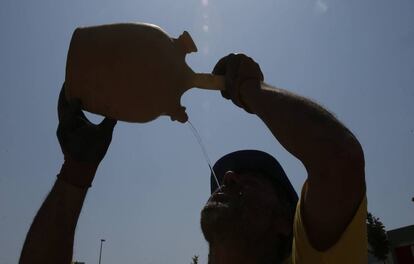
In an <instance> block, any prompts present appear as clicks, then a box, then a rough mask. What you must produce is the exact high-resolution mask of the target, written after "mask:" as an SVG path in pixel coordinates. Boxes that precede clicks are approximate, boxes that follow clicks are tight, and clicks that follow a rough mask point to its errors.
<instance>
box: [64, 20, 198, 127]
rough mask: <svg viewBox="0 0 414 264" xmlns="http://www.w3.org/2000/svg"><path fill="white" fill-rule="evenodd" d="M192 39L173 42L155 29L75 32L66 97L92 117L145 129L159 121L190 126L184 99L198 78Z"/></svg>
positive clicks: (126, 26)
mask: <svg viewBox="0 0 414 264" xmlns="http://www.w3.org/2000/svg"><path fill="white" fill-rule="evenodd" d="M196 50H197V49H196V47H195V45H194V42H193V41H192V39H191V37H190V36H189V35H188V33H186V32H185V33H184V34H183V35H181V36H180V38H178V39H172V38H170V37H169V36H168V34H166V33H165V32H164V31H163V30H162V29H161V28H159V27H157V26H154V25H151V24H132V23H126V24H112V25H102V26H94V27H85V28H78V29H76V30H75V32H74V33H73V36H72V40H71V43H70V47H69V51H68V56H67V64H66V77H65V86H66V96H67V98H68V99H70V98H79V99H80V100H81V102H82V107H83V108H84V109H85V110H87V111H90V112H92V113H96V114H100V115H104V116H108V117H111V118H114V119H117V120H122V121H127V122H139V123H144V122H148V121H151V120H153V119H155V118H157V117H158V116H160V115H169V116H171V118H172V119H173V120H178V121H182V122H185V121H186V114H185V108H183V107H182V106H181V105H180V98H181V95H182V94H183V93H184V92H185V91H186V90H188V89H189V88H191V83H190V81H189V80H191V78H192V76H193V75H194V72H193V71H192V70H191V69H190V68H189V67H188V66H187V64H186V63H185V55H186V53H189V52H192V51H196Z"/></svg>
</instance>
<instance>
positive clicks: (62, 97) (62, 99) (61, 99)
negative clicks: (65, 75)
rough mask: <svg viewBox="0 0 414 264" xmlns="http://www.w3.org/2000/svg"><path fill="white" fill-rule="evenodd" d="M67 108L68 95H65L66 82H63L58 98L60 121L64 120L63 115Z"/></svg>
mask: <svg viewBox="0 0 414 264" xmlns="http://www.w3.org/2000/svg"><path fill="white" fill-rule="evenodd" d="M67 108H68V101H67V100H66V95H65V83H63V85H62V89H60V93H59V99H58V118H59V121H62V119H63V115H64V113H65V112H66V111H67Z"/></svg>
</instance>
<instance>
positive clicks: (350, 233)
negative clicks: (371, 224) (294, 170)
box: [288, 183, 368, 264]
mask: <svg viewBox="0 0 414 264" xmlns="http://www.w3.org/2000/svg"><path fill="white" fill-rule="evenodd" d="M306 186H307V185H306V183H305V184H304V186H303V189H305V188H306ZM303 193H304V190H302V194H303ZM366 217H367V198H366V197H364V199H362V201H361V204H360V205H359V208H358V210H357V212H356V214H355V216H354V218H353V219H352V221H351V222H350V223H349V225H348V227H347V228H346V229H345V231H344V233H343V234H342V235H341V237H340V238H339V240H338V241H337V242H336V243H335V244H334V245H333V246H332V247H331V248H329V249H328V250H326V251H323V252H321V251H317V250H316V249H314V248H313V247H312V246H311V244H310V243H309V240H308V237H307V235H306V230H305V227H304V225H303V220H302V215H301V210H300V202H298V204H297V206H296V213H295V220H294V223H293V234H294V238H293V245H292V255H291V260H289V261H288V263H292V264H307V263H321V264H325V263H326V264H328V263H335V264H342V263H344V264H345V263H346V264H354V263H355V264H358V263H365V264H366V263H367V262H368V239H367V227H366Z"/></svg>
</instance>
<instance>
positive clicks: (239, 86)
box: [213, 53, 264, 113]
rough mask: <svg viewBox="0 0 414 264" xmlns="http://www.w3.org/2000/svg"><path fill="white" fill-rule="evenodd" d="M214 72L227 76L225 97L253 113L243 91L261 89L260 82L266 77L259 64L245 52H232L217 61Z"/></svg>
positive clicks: (223, 93)
mask: <svg viewBox="0 0 414 264" xmlns="http://www.w3.org/2000/svg"><path fill="white" fill-rule="evenodd" d="M213 74H218V75H224V76H225V82H226V83H225V85H226V90H224V91H222V92H221V94H222V95H223V97H224V98H226V99H231V100H232V101H233V103H234V104H236V105H237V106H239V107H241V108H243V109H244V110H246V111H247V112H249V113H252V111H251V110H250V109H249V108H248V107H247V104H246V99H247V98H243V96H242V93H243V90H247V89H256V90H259V89H260V82H261V81H263V80H264V77H263V73H262V71H261V70H260V67H259V64H257V63H256V62H255V61H254V60H253V59H252V58H250V57H248V56H246V55H244V54H234V53H232V54H229V55H227V56H226V57H223V58H221V59H220V60H219V61H218V62H217V64H216V66H214V69H213Z"/></svg>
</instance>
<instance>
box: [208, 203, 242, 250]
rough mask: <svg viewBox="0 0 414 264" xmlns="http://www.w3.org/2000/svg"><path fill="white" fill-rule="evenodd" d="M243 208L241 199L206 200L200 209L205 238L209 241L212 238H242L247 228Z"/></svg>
mask: <svg viewBox="0 0 414 264" xmlns="http://www.w3.org/2000/svg"><path fill="white" fill-rule="evenodd" d="M243 209H244V206H243V202H242V200H241V199H234V200H233V199H232V201H226V202H217V201H209V202H207V204H206V205H205V206H204V208H203V210H202V211H201V230H202V231H203V234H204V237H205V239H206V240H207V241H208V242H209V243H212V242H213V241H214V240H216V241H217V240H232V239H243V237H245V236H246V234H245V232H247V230H248V227H247V226H246V225H247V223H246V221H245V219H244V216H243Z"/></svg>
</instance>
